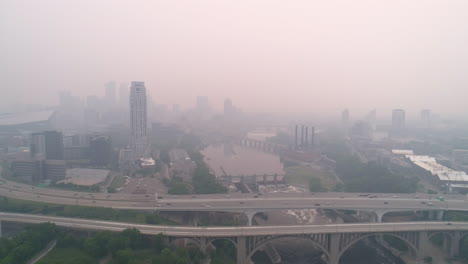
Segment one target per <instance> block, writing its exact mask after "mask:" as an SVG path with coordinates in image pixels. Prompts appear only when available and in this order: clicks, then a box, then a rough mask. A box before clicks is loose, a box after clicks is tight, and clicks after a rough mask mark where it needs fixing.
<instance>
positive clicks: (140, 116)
mask: <svg viewBox="0 0 468 264" xmlns="http://www.w3.org/2000/svg"><path fill="white" fill-rule="evenodd" d="M146 121H147V113H146V88H145V83H144V82H132V85H131V87H130V126H131V135H130V147H131V148H132V150H133V156H134V159H141V158H145V159H146V158H149V146H148V136H147V124H146Z"/></svg>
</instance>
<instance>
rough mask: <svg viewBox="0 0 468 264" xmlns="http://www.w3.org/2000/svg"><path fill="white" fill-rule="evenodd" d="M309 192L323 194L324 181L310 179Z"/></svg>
mask: <svg viewBox="0 0 468 264" xmlns="http://www.w3.org/2000/svg"><path fill="white" fill-rule="evenodd" d="M309 190H310V191H311V192H321V191H323V186H322V180H321V179H319V178H310V180H309Z"/></svg>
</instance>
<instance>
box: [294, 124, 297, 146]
mask: <svg viewBox="0 0 468 264" xmlns="http://www.w3.org/2000/svg"><path fill="white" fill-rule="evenodd" d="M294 149H295V150H296V149H297V125H296V135H295V137H294Z"/></svg>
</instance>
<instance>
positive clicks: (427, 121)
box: [421, 109, 431, 128]
mask: <svg viewBox="0 0 468 264" xmlns="http://www.w3.org/2000/svg"><path fill="white" fill-rule="evenodd" d="M421 120H422V122H423V126H424V128H430V127H431V110H429V109H423V110H422V111H421Z"/></svg>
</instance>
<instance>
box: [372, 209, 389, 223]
mask: <svg viewBox="0 0 468 264" xmlns="http://www.w3.org/2000/svg"><path fill="white" fill-rule="evenodd" d="M374 213H375V216H376V217H375V221H376V222H377V223H381V222H382V218H383V216H384V215H385V214H386V213H387V211H374Z"/></svg>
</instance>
